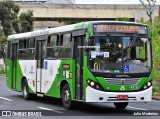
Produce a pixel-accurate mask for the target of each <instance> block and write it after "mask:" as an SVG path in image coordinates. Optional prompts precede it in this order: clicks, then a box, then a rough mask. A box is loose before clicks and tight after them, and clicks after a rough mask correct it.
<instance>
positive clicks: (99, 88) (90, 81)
mask: <svg viewBox="0 0 160 119" xmlns="http://www.w3.org/2000/svg"><path fill="white" fill-rule="evenodd" d="M87 84H88V85H89V86H91V87H92V88H94V89H97V90H103V88H102V86H100V85H99V84H98V83H96V82H94V81H92V80H90V79H88V80H87Z"/></svg>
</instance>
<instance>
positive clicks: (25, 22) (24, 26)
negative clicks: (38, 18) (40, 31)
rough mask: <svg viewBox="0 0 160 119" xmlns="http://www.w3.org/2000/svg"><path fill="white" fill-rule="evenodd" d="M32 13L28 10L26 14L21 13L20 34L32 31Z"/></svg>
mask: <svg viewBox="0 0 160 119" xmlns="http://www.w3.org/2000/svg"><path fill="white" fill-rule="evenodd" d="M33 22H34V17H33V11H31V10H28V11H27V12H23V13H21V14H20V16H19V24H20V28H19V29H21V33H23V32H29V31H32V30H33Z"/></svg>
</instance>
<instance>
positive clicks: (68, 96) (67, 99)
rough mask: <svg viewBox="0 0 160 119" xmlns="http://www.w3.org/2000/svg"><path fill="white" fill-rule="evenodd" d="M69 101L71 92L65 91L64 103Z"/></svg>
mask: <svg viewBox="0 0 160 119" xmlns="http://www.w3.org/2000/svg"><path fill="white" fill-rule="evenodd" d="M69 101H70V94H69V91H68V90H65V91H64V102H65V103H69Z"/></svg>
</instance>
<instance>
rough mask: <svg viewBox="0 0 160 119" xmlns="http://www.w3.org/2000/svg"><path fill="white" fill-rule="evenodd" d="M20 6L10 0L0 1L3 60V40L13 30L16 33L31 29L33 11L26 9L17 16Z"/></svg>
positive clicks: (2, 54)
mask: <svg viewBox="0 0 160 119" xmlns="http://www.w3.org/2000/svg"><path fill="white" fill-rule="evenodd" d="M19 10H20V7H19V6H18V5H17V4H15V3H14V2H13V1H11V0H5V1H0V21H1V25H0V31H3V33H0V58H3V60H4V61H5V56H6V55H5V52H4V51H5V44H6V43H5V42H6V40H7V36H9V35H11V34H12V32H13V30H14V31H15V32H16V33H21V32H29V31H32V30H33V21H34V18H33V12H32V11H27V12H24V13H21V14H20V16H19V17H18V13H19Z"/></svg>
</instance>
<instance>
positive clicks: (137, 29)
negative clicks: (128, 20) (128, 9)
mask: <svg viewBox="0 0 160 119" xmlns="http://www.w3.org/2000/svg"><path fill="white" fill-rule="evenodd" d="M94 32H124V33H140V34H147V33H148V31H147V27H145V26H136V25H117V24H114V25H112V24H100V25H99V24H98V25H94Z"/></svg>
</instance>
